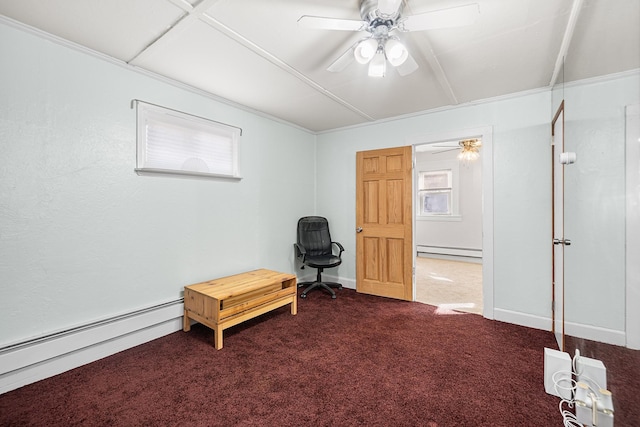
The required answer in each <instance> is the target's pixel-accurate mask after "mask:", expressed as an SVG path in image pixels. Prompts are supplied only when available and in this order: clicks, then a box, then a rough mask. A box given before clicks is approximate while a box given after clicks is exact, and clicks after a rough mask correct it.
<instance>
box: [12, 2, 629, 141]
mask: <svg viewBox="0 0 640 427" xmlns="http://www.w3.org/2000/svg"><path fill="white" fill-rule="evenodd" d="M468 3H478V5H479V10H480V15H479V18H478V20H477V21H476V22H475V23H474V24H472V25H469V26H465V27H458V28H448V29H438V30H429V31H421V32H411V33H399V34H398V35H399V37H401V39H402V40H403V41H404V42H405V44H406V45H407V46H408V48H409V51H410V52H411V54H412V55H413V57H414V58H415V60H416V62H417V63H418V65H419V68H418V70H417V71H416V72H414V73H412V74H409V75H408V76H405V77H401V76H400V75H398V74H397V72H396V71H395V70H390V72H388V73H387V75H386V76H385V77H384V78H375V77H369V76H368V75H367V66H366V65H360V64H358V63H356V62H353V63H352V64H351V65H349V67H348V68H347V69H346V70H344V71H343V72H341V73H331V72H328V71H326V68H327V67H328V66H329V65H330V64H331V63H332V62H333V61H334V60H335V59H336V58H337V57H339V56H340V55H341V54H342V53H343V52H345V51H346V50H347V49H349V47H350V46H352V45H353V43H354V42H356V41H357V40H359V39H361V38H362V37H363V36H364V35H366V34H367V33H358V32H346V31H329V30H310V29H304V28H301V27H299V26H298V24H297V21H298V19H299V18H300V17H301V16H302V15H315V16H326V17H333V18H343V19H361V18H360V14H359V0H268V1H267V0H108V1H107V0H0V14H2V15H4V16H5V17H8V18H9V19H11V20H15V21H18V22H21V23H24V24H26V25H28V26H32V27H35V28H38V29H40V30H42V31H45V32H47V33H50V34H53V35H55V36H58V37H61V38H63V39H66V40H69V41H71V42H74V43H77V44H79V45H82V46H85V47H87V48H89V49H92V50H95V51H98V52H101V53H104V54H106V55H109V56H111V57H113V58H116V59H118V60H120V61H123V62H126V63H128V64H131V65H133V66H136V67H140V68H143V69H146V70H149V71H152V72H154V73H157V74H160V75H163V76H166V77H169V78H171V79H174V80H177V81H179V82H182V83H185V84H187V85H190V86H193V87H196V88H198V89H201V90H203V91H206V92H209V93H211V94H214V95H216V96H218V97H222V98H225V99H227V100H230V101H232V102H234V103H238V104H242V105H245V106H247V107H250V108H252V109H254V110H258V111H261V112H264V113H266V114H268V115H271V116H274V117H277V118H279V119H282V120H285V121H287V122H290V123H293V124H296V125H298V126H301V127H303V128H305V129H308V130H311V131H316V132H320V131H324V130H328V129H335V128H340V127H344V126H350V125H357V124H361V123H366V122H371V121H376V120H382V119H388V118H391V117H396V116H402V115H407V114H413V113H417V112H420V111H426V110H431V109H435V108H440V107H445V106H449V105H456V104H462V103H467V102H471V101H477V100H481V99H486V98H492V97H496V96H501V95H506V94H510V93H515V92H521V91H527V90H533V89H539V88H545V87H549V86H550V84H551V83H553V82H554V81H558V82H559V81H561V79H562V78H563V74H562V73H560V74H558V71H559V68H558V64H561V58H562V51H563V50H562V49H563V46H568V50H567V54H566V62H565V71H564V80H565V81H567V82H568V81H574V80H580V79H585V78H591V77H597V76H602V75H606V74H611V73H617V72H623V71H628V70H633V69H638V68H640V1H638V0H615V1H611V0H405V1H404V12H403V14H404V15H405V16H408V15H414V14H417V13H423V12H427V11H432V10H437V9H441V8H448V7H453V6H459V5H464V4H468ZM571 16H574V17H575V18H576V19H573V20H572V19H571ZM574 23H575V25H573V24H574ZM569 42H570V43H569ZM558 58H560V61H559V59H558ZM556 75H557V76H558V77H557V78H556V77H554V76H556Z"/></svg>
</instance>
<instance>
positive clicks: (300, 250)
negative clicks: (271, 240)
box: [293, 243, 307, 262]
mask: <svg viewBox="0 0 640 427" xmlns="http://www.w3.org/2000/svg"><path fill="white" fill-rule="evenodd" d="M293 247H294V248H295V251H296V258H301V260H302V261H303V262H304V259H305V258H306V256H307V250H306V249H305V248H304V246H302V245H300V244H298V243H294V244H293Z"/></svg>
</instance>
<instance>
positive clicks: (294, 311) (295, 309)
mask: <svg viewBox="0 0 640 427" xmlns="http://www.w3.org/2000/svg"><path fill="white" fill-rule="evenodd" d="M291 314H298V295H294V296H293V300H292V301H291Z"/></svg>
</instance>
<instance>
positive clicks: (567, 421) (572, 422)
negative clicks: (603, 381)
mask: <svg viewBox="0 0 640 427" xmlns="http://www.w3.org/2000/svg"><path fill="white" fill-rule="evenodd" d="M579 358H580V351H578V350H576V355H575V356H574V357H573V359H572V361H571V368H572V369H571V372H569V371H558V372H555V373H554V374H553V376H552V377H551V379H552V381H553V386H554V388H555V390H556V394H558V395H561V394H562V393H560V390H563V391H569V392H570V393H571V396H572V398H571V399H570V400H567V399H562V400H560V403H559V404H558V409H560V415H562V423H563V425H564V427H583V425H582V424H581V423H579V422H578V418H577V417H576V414H575V413H574V412H572V411H571V410H569V409H564V408H563V404H566V405H567V407H569V408H570V409H573V407H574V400H573V396H575V391H576V388H577V385H578V383H577V381H576V380H574V379H573V377H574V376H575V377H576V378H577V376H578V375H579V373H578V372H577V370H578V369H577V362H578V359H579ZM558 375H562V376H563V377H562V378H558ZM580 380H587V381H588V382H590V383H591V384H585V383H583V384H585V385H586V386H587V387H588V388H589V390H590V391H592V392H593V395H594V396H595V395H596V394H595V390H599V389H600V385H599V384H598V383H597V382H596V381H594V380H592V379H591V378H589V377H585V376H581V377H580ZM562 383H568V385H562ZM592 385H595V386H596V388H595V390H594V388H593V387H592ZM593 405H594V407H595V402H594V403H593Z"/></svg>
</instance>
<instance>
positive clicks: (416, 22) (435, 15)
mask: <svg viewBox="0 0 640 427" xmlns="http://www.w3.org/2000/svg"><path fill="white" fill-rule="evenodd" d="M479 15H480V7H479V6H478V3H472V4H467V5H465V6H457V7H452V8H449V9H440V10H435V11H433V12H425V13H419V14H417V15H411V16H409V17H407V19H405V20H404V21H403V22H402V23H401V25H400V27H401V31H424V30H433V29H437V28H452V27H462V26H464V25H470V24H473V23H474V22H475V21H476V20H477V19H478V16H479Z"/></svg>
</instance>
